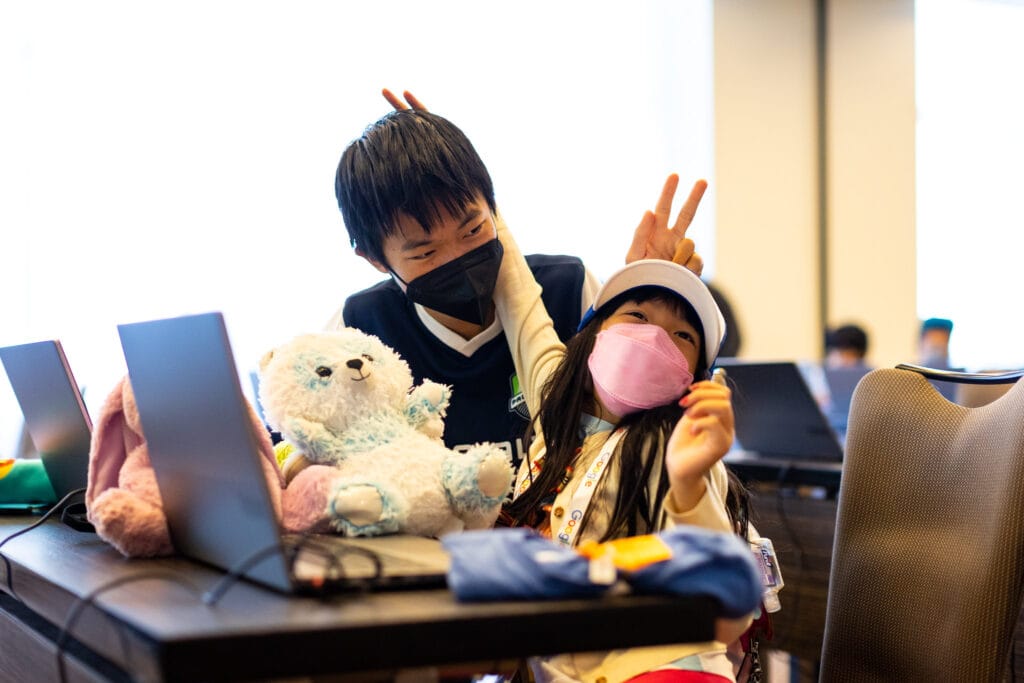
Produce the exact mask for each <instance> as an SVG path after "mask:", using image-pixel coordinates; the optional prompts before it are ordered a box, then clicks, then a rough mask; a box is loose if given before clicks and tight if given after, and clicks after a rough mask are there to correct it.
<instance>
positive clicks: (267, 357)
mask: <svg viewBox="0 0 1024 683" xmlns="http://www.w3.org/2000/svg"><path fill="white" fill-rule="evenodd" d="M273 357H274V350H273V349H271V350H270V351H267V352H266V353H265V354H263V357H262V358H260V370H266V369H267V366H268V365H270V360H271V359H272V358H273Z"/></svg>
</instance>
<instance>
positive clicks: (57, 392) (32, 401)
mask: <svg viewBox="0 0 1024 683" xmlns="http://www.w3.org/2000/svg"><path fill="white" fill-rule="evenodd" d="M0 361H2V362H3V365H4V370H5V371H6V372H7V377H8V379H9V380H10V382H11V388H12V389H14V395H15V397H16V398H17V400H18V405H19V406H20V407H21V413H22V415H23V416H24V418H25V427H26V429H27V430H28V433H29V435H30V436H31V437H32V443H33V444H35V448H36V451H38V453H39V457H40V459H41V460H42V461H43V467H44V468H45V469H46V476H47V477H48V478H49V479H50V485H51V486H53V490H54V493H55V494H57V498H58V499H59V498H63V497H64V496H65V495H67V494H68V493H70V492H71V491H74V490H76V489H82V488H85V486H86V482H87V478H88V472H89V442H90V440H91V438H92V421H91V420H90V418H89V412H88V410H86V407H85V403H84V402H83V401H82V394H81V391H79V388H78V384H77V383H76V382H75V378H74V375H73V374H72V372H71V367H70V366H69V365H68V361H67V358H66V357H65V356H64V349H63V348H62V347H61V344H60V341H58V340H56V339H51V340H46V341H39V342H32V343H30V344H19V345H17V346H5V347H2V348H0Z"/></svg>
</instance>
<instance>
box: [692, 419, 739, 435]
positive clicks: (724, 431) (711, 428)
mask: <svg viewBox="0 0 1024 683" xmlns="http://www.w3.org/2000/svg"><path fill="white" fill-rule="evenodd" d="M688 422H689V423H690V428H689V431H690V435H691V436H697V435H698V434H702V433H709V434H714V433H720V434H721V435H722V438H723V439H725V438H727V437H728V436H729V435H730V434H731V433H732V429H729V428H727V427H726V425H725V423H724V422H723V421H722V420H721V419H720V418H719V417H718V416H717V415H706V416H704V417H700V418H695V417H691V418H690V419H689V420H688Z"/></svg>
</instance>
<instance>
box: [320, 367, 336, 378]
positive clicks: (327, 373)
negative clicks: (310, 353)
mask: <svg viewBox="0 0 1024 683" xmlns="http://www.w3.org/2000/svg"><path fill="white" fill-rule="evenodd" d="M332 372H334V371H333V370H331V369H330V368H329V367H327V366H326V365H321V366H319V367H318V368H317V369H316V374H318V375H320V376H321V377H330V376H331V373H332Z"/></svg>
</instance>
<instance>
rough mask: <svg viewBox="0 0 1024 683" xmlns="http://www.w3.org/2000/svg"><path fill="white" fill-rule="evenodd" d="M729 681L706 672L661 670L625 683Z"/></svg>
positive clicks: (649, 672) (704, 682)
mask: <svg viewBox="0 0 1024 683" xmlns="http://www.w3.org/2000/svg"><path fill="white" fill-rule="evenodd" d="M728 681H729V679H728V678H726V677H725V676H719V675H718V674H712V673H708V672H706V671H683V670H681V669H659V670H657V671H648V672H646V673H642V674H639V675H637V676H633V677H632V678H629V679H627V680H626V682H625V683H728Z"/></svg>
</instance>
